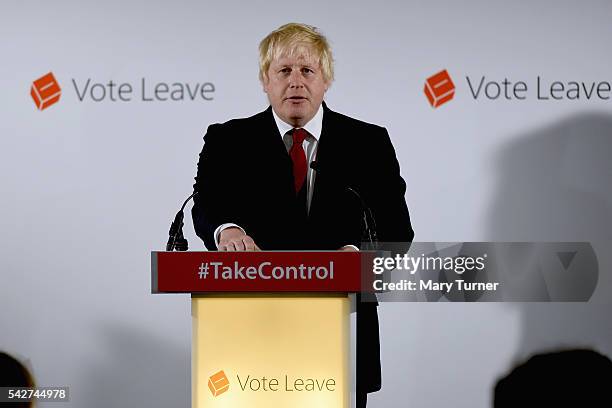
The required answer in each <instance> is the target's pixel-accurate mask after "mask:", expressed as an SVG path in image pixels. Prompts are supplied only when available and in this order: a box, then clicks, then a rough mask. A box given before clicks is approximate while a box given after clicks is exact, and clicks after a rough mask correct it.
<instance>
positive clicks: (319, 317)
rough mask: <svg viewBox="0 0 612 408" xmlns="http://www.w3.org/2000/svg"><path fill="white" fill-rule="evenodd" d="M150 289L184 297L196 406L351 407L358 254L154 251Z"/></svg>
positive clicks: (359, 257)
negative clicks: (189, 318) (190, 329)
mask: <svg viewBox="0 0 612 408" xmlns="http://www.w3.org/2000/svg"><path fill="white" fill-rule="evenodd" d="M151 261H152V262H151V271H152V292H153V293H190V294H191V315H192V321H193V337H192V360H191V367H192V384H191V386H192V388H191V390H192V391H191V394H192V407H193V408H209V407H215V408H225V407H248V408H255V407H261V408H274V407H279V408H280V407H283V408H284V407H288V408H302V407H303V408H313V407H329V408H336V407H337V408H348V407H349V404H350V401H351V398H350V397H351V372H350V370H351V368H350V367H351V364H350V361H351V358H350V344H351V342H350V340H351V330H350V320H349V319H350V300H349V294H350V293H351V292H358V291H359V289H360V286H361V273H360V271H361V267H362V266H361V263H362V254H361V253H358V252H337V251H330V252H152V253H151Z"/></svg>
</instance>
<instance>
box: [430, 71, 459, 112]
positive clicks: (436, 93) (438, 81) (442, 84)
mask: <svg viewBox="0 0 612 408" xmlns="http://www.w3.org/2000/svg"><path fill="white" fill-rule="evenodd" d="M424 91H425V96H427V99H428V100H429V103H430V104H431V106H432V107H434V108H437V107H438V106H440V105H442V104H444V103H446V102H448V101H450V100H451V99H453V96H455V84H454V83H453V80H452V79H451V77H450V75H448V72H447V71H446V70H445V69H444V70H442V71H440V72H438V73H437V74H434V75H432V76H430V77H429V78H427V80H426V81H425V89H424Z"/></svg>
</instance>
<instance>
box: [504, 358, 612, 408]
mask: <svg viewBox="0 0 612 408" xmlns="http://www.w3.org/2000/svg"><path fill="white" fill-rule="evenodd" d="M611 388H612V361H610V359H609V358H608V357H606V356H603V355H601V354H599V353H597V352H595V351H592V350H565V351H557V352H552V353H546V354H537V355H534V356H533V357H531V358H530V359H529V360H527V362H525V363H523V364H521V365H519V366H518V367H516V368H514V369H513V370H512V372H510V374H508V375H507V376H506V377H504V378H502V379H501V380H499V381H498V382H497V385H496V386H495V396H494V403H493V406H494V407H495V408H505V407H525V406H534V407H536V406H537V407H545V406H550V407H554V406H575V407H602V406H609V405H610V400H611V399H612V398H611V397H610V393H609V390H610V389H611ZM605 401H608V402H605Z"/></svg>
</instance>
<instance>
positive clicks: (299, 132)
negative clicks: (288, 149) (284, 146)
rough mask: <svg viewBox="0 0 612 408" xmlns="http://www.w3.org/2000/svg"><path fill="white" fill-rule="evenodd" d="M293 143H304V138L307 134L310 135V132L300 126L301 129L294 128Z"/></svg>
mask: <svg viewBox="0 0 612 408" xmlns="http://www.w3.org/2000/svg"><path fill="white" fill-rule="evenodd" d="M292 136H293V145H294V146H295V145H300V146H301V145H302V142H303V141H304V139H306V136H308V132H306V131H305V130H304V129H302V128H300V129H293V134H292Z"/></svg>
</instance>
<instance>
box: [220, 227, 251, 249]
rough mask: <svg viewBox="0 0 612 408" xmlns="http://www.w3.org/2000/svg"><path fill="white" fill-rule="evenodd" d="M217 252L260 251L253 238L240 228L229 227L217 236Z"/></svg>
mask: <svg viewBox="0 0 612 408" xmlns="http://www.w3.org/2000/svg"><path fill="white" fill-rule="evenodd" d="M218 249H219V251H261V249H259V247H258V246H257V244H255V241H253V238H251V237H249V236H248V235H247V234H245V233H244V232H243V231H242V230H241V229H240V228H236V227H229V228H226V229H224V230H223V231H221V233H220V234H219V247H218Z"/></svg>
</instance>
